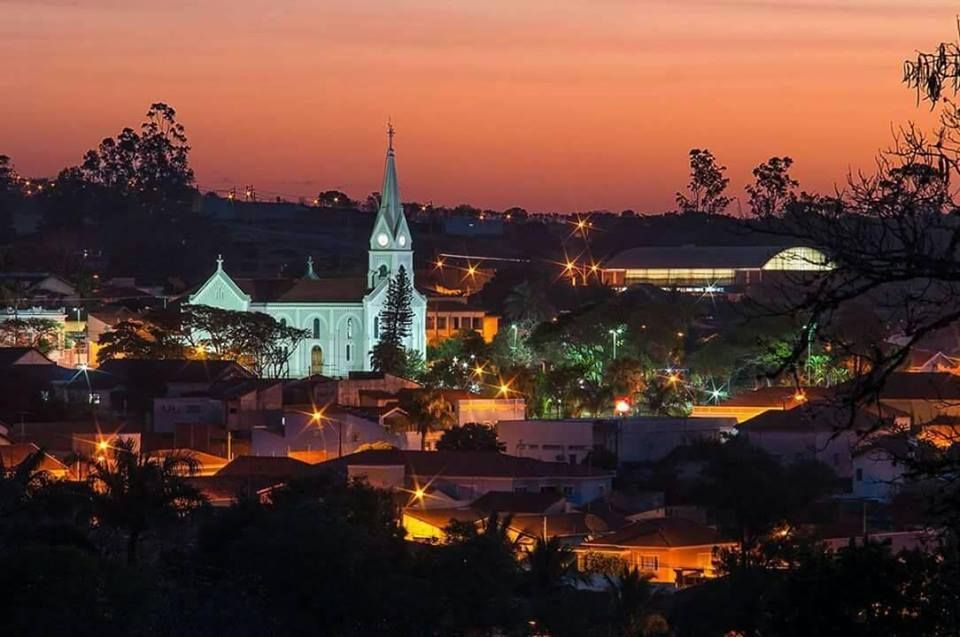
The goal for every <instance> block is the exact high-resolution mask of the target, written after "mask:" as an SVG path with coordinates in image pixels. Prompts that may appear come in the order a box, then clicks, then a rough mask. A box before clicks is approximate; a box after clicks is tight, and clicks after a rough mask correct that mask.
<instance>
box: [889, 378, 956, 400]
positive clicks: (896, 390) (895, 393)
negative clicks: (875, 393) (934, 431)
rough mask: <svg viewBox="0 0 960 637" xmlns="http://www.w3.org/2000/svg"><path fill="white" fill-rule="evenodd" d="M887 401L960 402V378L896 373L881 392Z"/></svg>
mask: <svg viewBox="0 0 960 637" xmlns="http://www.w3.org/2000/svg"><path fill="white" fill-rule="evenodd" d="M880 398H881V399H887V400H898V399H899V400H960V376H958V375H956V374H951V373H950V372H894V373H892V374H890V376H889V377H888V378H887V380H886V382H885V383H884V384H883V387H882V388H881V390H880Z"/></svg>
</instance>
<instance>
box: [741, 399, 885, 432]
mask: <svg viewBox="0 0 960 637" xmlns="http://www.w3.org/2000/svg"><path fill="white" fill-rule="evenodd" d="M888 424H890V420H889V419H888V418H883V417H880V416H877V415H876V414H873V413H869V412H867V411H866V410H863V409H858V410H857V411H856V412H851V411H850V407H849V406H846V405H842V404H837V403H832V402H826V401H822V402H810V403H805V404H803V405H801V406H800V407H796V408H794V409H788V410H786V411H783V410H779V409H777V410H770V411H765V412H763V413H762V414H760V415H758V416H754V417H753V418H751V419H749V420H745V421H744V422H742V423H740V424H739V425H737V429H739V430H740V431H743V432H746V433H747V434H749V433H751V432H764V431H787V432H834V431H840V430H844V429H851V428H852V429H854V430H856V431H869V430H873V429H876V428H878V427H880V426H883V425H888Z"/></svg>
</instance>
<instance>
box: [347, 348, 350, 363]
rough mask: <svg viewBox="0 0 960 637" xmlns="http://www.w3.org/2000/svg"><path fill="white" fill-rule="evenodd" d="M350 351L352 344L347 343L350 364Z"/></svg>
mask: <svg viewBox="0 0 960 637" xmlns="http://www.w3.org/2000/svg"><path fill="white" fill-rule="evenodd" d="M350 349H351V346H350V343H347V362H348V363H349V362H350Z"/></svg>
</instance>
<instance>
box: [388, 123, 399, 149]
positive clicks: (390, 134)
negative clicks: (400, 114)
mask: <svg viewBox="0 0 960 637" xmlns="http://www.w3.org/2000/svg"><path fill="white" fill-rule="evenodd" d="M396 134H397V131H395V130H394V129H393V122H391V121H390V119H389V118H387V150H393V136H394V135H396Z"/></svg>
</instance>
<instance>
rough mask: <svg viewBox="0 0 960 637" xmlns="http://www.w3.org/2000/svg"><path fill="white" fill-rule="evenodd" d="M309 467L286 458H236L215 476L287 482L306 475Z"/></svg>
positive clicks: (298, 461) (293, 459)
mask: <svg viewBox="0 0 960 637" xmlns="http://www.w3.org/2000/svg"><path fill="white" fill-rule="evenodd" d="M310 467H311V465H309V464H307V463H306V462H301V461H300V460H296V459H295V458H288V457H287V456H237V457H236V458H234V459H233V460H231V461H230V462H228V463H227V466H225V467H224V468H222V469H220V470H219V471H217V473H216V475H217V476H220V477H222V476H231V477H264V478H266V477H270V478H277V479H280V480H289V479H291V478H299V477H303V476H306V475H308V474H309V473H310Z"/></svg>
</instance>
